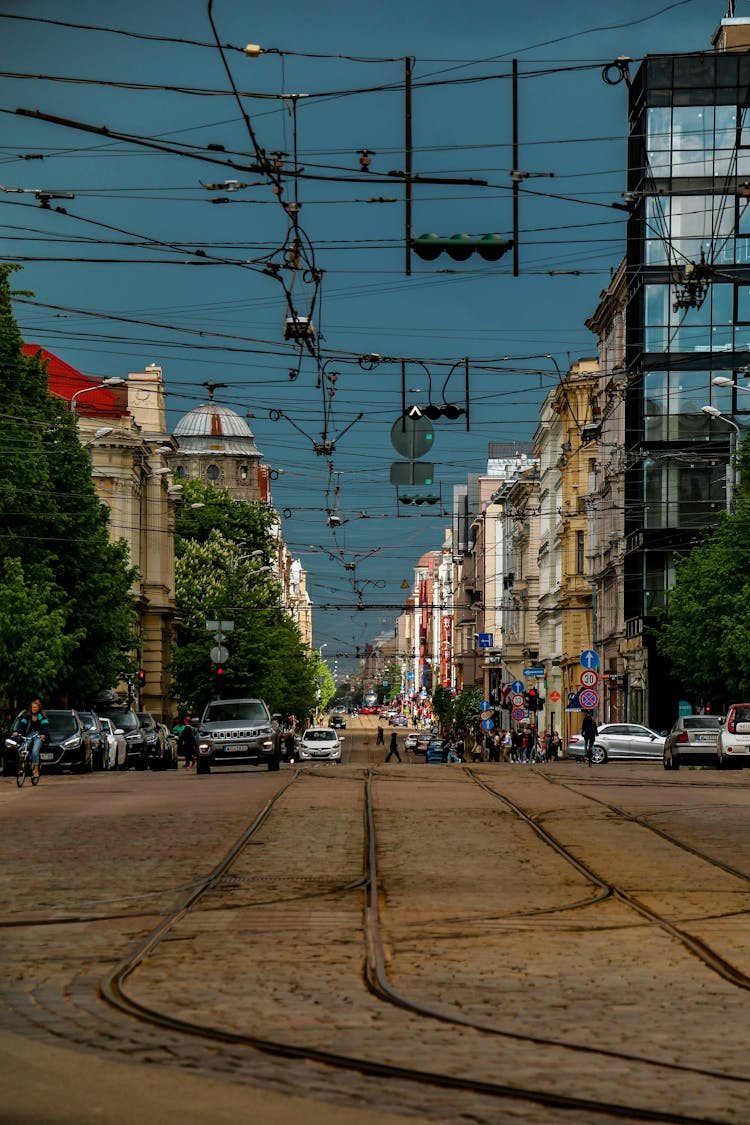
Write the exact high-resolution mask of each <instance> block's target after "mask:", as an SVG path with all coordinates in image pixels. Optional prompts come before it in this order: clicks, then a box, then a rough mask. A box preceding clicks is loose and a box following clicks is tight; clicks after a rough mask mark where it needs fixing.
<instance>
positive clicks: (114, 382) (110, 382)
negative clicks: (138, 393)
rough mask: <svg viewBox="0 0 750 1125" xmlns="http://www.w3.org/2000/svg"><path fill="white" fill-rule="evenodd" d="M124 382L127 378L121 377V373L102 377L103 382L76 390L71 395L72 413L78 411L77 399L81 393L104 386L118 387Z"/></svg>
mask: <svg viewBox="0 0 750 1125" xmlns="http://www.w3.org/2000/svg"><path fill="white" fill-rule="evenodd" d="M124 382H125V380H124V379H122V378H120V376H119V375H113V376H112V378H111V379H102V381H101V383H95V384H94V386H93V387H81V389H80V391H76V392H75V394H73V395H71V397H70V413H71V414H75V413H76V399H77V398H79V397H80V396H81V395H85V394H88V393H89V391H98V390H100V389H101V388H102V387H117V386H119V385H120V383H124Z"/></svg>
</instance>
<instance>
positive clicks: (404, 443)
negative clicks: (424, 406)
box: [391, 414, 435, 461]
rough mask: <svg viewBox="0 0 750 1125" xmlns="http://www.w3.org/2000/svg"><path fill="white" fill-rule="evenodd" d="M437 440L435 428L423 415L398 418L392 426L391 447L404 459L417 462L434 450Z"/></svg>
mask: <svg viewBox="0 0 750 1125" xmlns="http://www.w3.org/2000/svg"><path fill="white" fill-rule="evenodd" d="M434 440H435V427H434V426H433V424H432V422H431V421H430V420H429V418H425V416H424V415H423V414H420V416H419V417H417V418H413V417H408V416H407V415H406V414H404V415H403V417H401V418H397V419H396V421H395V422H394V423H393V425H392V426H391V445H392V446H393V448H394V449H395V450H396V452H397V453H400V454H401V456H402V457H407V458H408V459H409V460H410V461H416V460H418V459H419V458H420V457H424V455H425V453H427V451H428V450H430V449H432V445H433V442H434Z"/></svg>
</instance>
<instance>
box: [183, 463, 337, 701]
mask: <svg viewBox="0 0 750 1125" xmlns="http://www.w3.org/2000/svg"><path fill="white" fill-rule="evenodd" d="M191 504H200V505H202V507H200V508H192V507H191ZM275 523H276V517H275V515H274V513H273V512H272V511H270V510H269V509H268V507H267V506H266V505H265V504H261V503H257V504H252V503H237V502H236V501H234V500H233V499H232V498H231V496H230V494H229V493H228V492H227V491H226V490H222V489H215V488H213V487H212V486H210V485H204V484H203V483H202V482H200V481H186V482H185V484H184V490H183V506H182V512H181V514H180V516H179V518H178V520H177V526H176V531H177V538H176V544H175V555H176V560H175V590H176V600H177V609H178V615H179V618H180V622H181V624H180V627H179V632H178V643H177V646H176V649H175V653H174V659H173V663H172V669H171V671H172V678H173V690H174V692H175V694H176V695H177V696H178V698H180V699H181V700H182V701H183V702H184V703H185V704H186V705H187V706H189V707H190V709H191V710H194V711H196V712H198V711H200V710H202V708H203V706H204V705H205V704H206V703H207V702H208V700H209V699H212V698H214V697H215V696H216V694H217V692H218V691H219V690H220V691H221V694H222V695H223V696H224V697H225V698H229V697H231V696H259V697H260V698H262V699H264V700H265V702H266V703H267V704H268V706H269V708H270V709H271V711H273V712H276V711H278V712H280V713H285V714H296V715H308V714H309V713H310V712H311V711H312V710H313V708H314V707H315V705H316V701H317V696H318V690H317V689H318V683H317V679H316V677H317V676H318V675H321V674H322V673H321V672H320V671H319V655H318V653H317V652H315V653H313V654H311V653H310V652H309V651H308V650H307V649H306V647H305V645H304V644H303V643H302V639H301V637H300V634H299V630H298V628H297V626H296V624H295V622H294V621H293V620H292V618H291V617H290V616H289V614H288V613H286V612H285V611H284V609H283V608H282V606H281V591H280V587H279V585H278V583H277V582H276V581H275V580H274V579H273V576H272V568H271V559H273V558H274V557H275V554H276V549H275V540H274V538H273V534H272V533H273V531H274V527H275ZM207 620H213V621H226V620H231V621H232V622H233V623H234V629H233V630H232V631H231V632H229V633H228V634H227V636H226V638H225V639H224V641H223V642H222V643H223V644H224V645H225V647H226V648H227V650H228V658H227V660H226V661H223V662H222V668H223V676H222V682H221V685H219V684H218V683H217V682H216V675H215V665H214V664H212V662H211V659H210V650H211V648H212V646H213V645H215V644H216V641H215V639H214V637H213V636H212V634H211V633H210V632H208V631H207V630H206V621H207ZM332 684H333V682H332V681H331V686H332ZM330 694H331V695H332V694H333V691H332V690H331V693H330ZM329 698H330V696H329Z"/></svg>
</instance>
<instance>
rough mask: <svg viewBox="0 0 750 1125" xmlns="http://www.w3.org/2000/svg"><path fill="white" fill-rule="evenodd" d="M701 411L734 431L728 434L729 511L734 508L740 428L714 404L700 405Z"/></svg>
mask: <svg viewBox="0 0 750 1125" xmlns="http://www.w3.org/2000/svg"><path fill="white" fill-rule="evenodd" d="M701 411H702V412H703V413H704V414H707V415H708V417H709V418H712V419H713V420H714V421H716V422H726V424H727V425H728V426H731V427H732V429H733V431H734V433H732V434H730V435H729V480H728V482H727V511H728V512H731V511H732V510H733V509H734V492H735V489H736V487H737V465H736V450H737V442H738V441H739V439H740V428H739V426H738V425H737V423H736V422H733V421H732V419H731V418H727V417H726V416H725V415H724V414H722V413H721V411H720V410H718V409H717V407H715V406H702V407H701Z"/></svg>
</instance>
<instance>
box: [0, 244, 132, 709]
mask: <svg viewBox="0 0 750 1125" xmlns="http://www.w3.org/2000/svg"><path fill="white" fill-rule="evenodd" d="M12 269H13V267H10V266H0V402H2V414H3V425H2V457H0V521H2V526H3V536H2V538H0V581H2V583H3V591H2V593H3V600H4V604H5V605H6V607H8V608H7V613H8V615H9V616H8V619H7V625H8V627H9V629H10V632H9V633H8V634H7V635H8V636H12V637H14V638H16V641H15V645H16V648H15V650H14V651H15V652H17V653H18V655H17V656H14V654H13V651H11V652H10V653H9V660H8V661H3V664H2V667H0V691H4V692H6V693H7V694H8V695H9V696H10V697H11V698H12V700H13V701H17V698H18V692H19V691H20V690H23V692H24V693H26V694H28V691H29V690H30V684H31V682H34V683H37V684H38V687H39V690H38V691H37V694H38V695H40V697H42V698H44V699H45V700H47V701H49V700H59V701H61V702H65V703H71V702H72V703H77V704H78V705H80V704H81V703H83V701H84V699H85V697H86V695H88V694H90V693H91V692H93V691H95V690H96V689H98V688H101V687H104V686H109V685H110V684H112V683H113V682H114V681H115V680H116V679H117V678H118V673H119V671H120V670H121V669H122V666H123V663H124V662H125V661H126V654H127V652H128V650H130V649H131V648H132V646H133V641H134V631H133V630H134V624H135V611H134V606H133V603H132V599H131V595H130V587H131V583H132V577H133V575H132V571H131V570H130V568H129V566H128V563H127V550H126V547H125V546H124V544H122V543H119V544H110V542H109V536H108V531H107V523H108V519H109V512H108V510H107V509H106V508H104V507H103V506H102V505H101V504H100V502H99V499H98V497H97V494H96V490H95V488H94V484H93V480H92V476H91V462H90V459H89V456H88V452H87V450H85V449H84V448H83V447H82V446H81V442H80V440H79V437H78V428H77V419H76V417H75V416H74V415H72V414H71V413H70V412H69V411H68V409H67V404H66V403H64V402H63V401H62V400H61V399H59V398H56V397H54V396H53V395H51V394H50V393H49V388H48V380H47V372H46V368H45V366H44V364H43V363H42V361H41V357H40V355H37V356H32V357H27V356H25V355H24V354H23V351H22V345H23V341H22V339H21V335H20V333H19V331H18V327H17V325H16V322H15V320H14V318H13V314H12V309H11V293H10V284H9V277H10V273H11V272H12ZM6 583H7V586H6ZM11 591H15V592H16V593H17V594H18V600H17V601H16V602H15V603H14V602H13V599H12V597H11V596H10V592H11ZM50 607H54V609H51V608H50ZM45 628H46V630H47V633H46V634H45ZM19 637H21V638H23V641H22V642H20V641H19V640H18V638H19ZM27 639H28V642H31V643H33V644H35V645H36V646H37V648H41V647H45V648H47V647H48V651H47V652H46V654H45V655H44V656H42V655H41V653H40V654H39V664H40V668H42V667H43V669H44V672H43V675H41V673H39V674H36V675H34V676H33V677H32V678H31V679H27V680H23V678H21V679H20V682H19V674H18V671H17V665H18V664H19V662H20V663H23V661H24V660H25V657H22V655H21V653H22V651H23V652H25V651H26V648H27ZM4 643H5V644H6V646H7V645H8V643H9V642H8V641H7V639H6V640H5V642H4ZM10 643H13V642H10ZM19 645H20V646H21V647H18V646H19ZM40 679H41V683H39V680H40Z"/></svg>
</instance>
